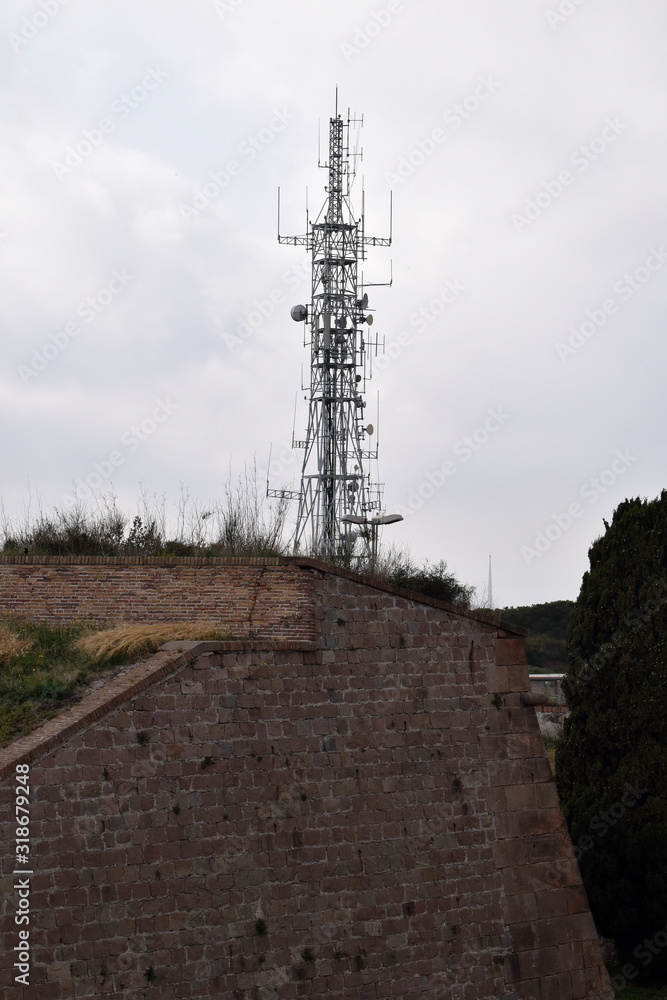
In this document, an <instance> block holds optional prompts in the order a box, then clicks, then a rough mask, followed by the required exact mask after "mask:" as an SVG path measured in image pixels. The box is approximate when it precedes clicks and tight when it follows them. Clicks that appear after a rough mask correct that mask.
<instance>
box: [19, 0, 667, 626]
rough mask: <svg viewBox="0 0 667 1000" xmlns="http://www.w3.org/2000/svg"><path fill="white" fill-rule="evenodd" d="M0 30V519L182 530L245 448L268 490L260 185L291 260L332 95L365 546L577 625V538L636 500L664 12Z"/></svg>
mask: <svg viewBox="0 0 667 1000" xmlns="http://www.w3.org/2000/svg"><path fill="white" fill-rule="evenodd" d="M0 28H1V31H0V45H1V46H2V47H3V52H2V59H1V60H0V86H2V109H1V112H0V114H1V123H0V148H1V156H0V261H1V267H0V283H1V288H2V310H1V321H0V322H1V330H2V344H3V350H2V367H1V370H0V420H1V432H2V440H3V461H2V484H1V488H0V495H1V496H2V499H3V502H4V507H5V511H6V513H7V514H8V515H10V516H12V517H14V516H21V515H22V513H23V512H24V510H25V508H26V505H27V503H28V500H29V498H31V499H32V504H33V507H32V509H33V511H34V509H35V507H34V505H35V502H36V498H37V496H39V498H40V499H41V503H42V505H43V506H44V508H46V509H48V508H49V507H52V506H57V507H62V506H63V505H64V504H66V502H67V500H66V497H67V496H68V495H69V496H71V495H72V494H73V492H74V489H75V486H76V484H77V482H78V483H79V491H80V492H81V483H85V482H86V481H87V480H90V481H91V482H92V483H93V484H96V483H97V479H96V478H95V477H96V476H97V477H98V478H99V480H100V483H101V486H100V488H99V490H98V492H100V491H101V492H103V491H104V490H107V489H109V488H111V487H112V488H113V489H114V491H115V492H116V494H117V495H118V497H119V501H120V504H121V506H122V507H124V508H125V509H127V510H128V511H131V510H132V509H133V507H134V504H135V500H136V497H137V495H138V493H139V490H140V485H139V484H140V483H141V484H143V488H144V489H145V490H147V491H149V492H154V493H157V494H166V495H167V497H168V498H169V503H172V504H175V502H176V499H177V495H178V490H179V483H183V484H185V486H186V487H187V488H188V489H189V491H190V493H191V494H192V496H194V497H199V498H201V500H202V502H204V503H206V502H208V501H210V500H212V499H215V498H216V497H217V496H219V495H220V494H221V492H222V489H223V487H224V483H225V482H226V480H227V478H228V472H229V468H230V463H231V467H232V472H233V475H234V476H235V475H237V474H238V472H239V471H241V470H242V469H243V466H244V463H252V461H253V456H256V459H257V465H258V468H259V470H260V473H261V474H262V475H265V471H266V469H267V466H268V459H269V448H270V445H271V443H273V453H272V458H273V469H272V473H273V475H272V485H273V486H283V485H284V486H289V485H290V484H291V485H292V486H293V487H295V486H298V481H299V472H300V456H301V453H300V452H297V453H296V454H294V453H292V452H291V451H290V449H289V446H290V443H291V436H292V421H293V409H294V400H295V394H296V393H297V391H298V389H299V386H300V380H301V367H302V365H303V366H304V367H306V368H307V365H308V353H307V351H306V350H305V349H304V348H303V344H302V332H303V329H302V327H301V326H298V325H296V324H295V323H293V322H292V320H291V319H290V316H289V310H290V307H291V306H292V305H294V304H295V303H297V302H300V301H307V300H308V295H309V282H308V269H307V267H304V261H305V258H304V253H303V248H299V247H288V246H280V245H279V244H278V242H277V239H276V189H277V187H278V185H280V186H281V189H282V228H283V231H284V232H285V233H295V234H296V233H301V232H303V231H304V226H305V221H304V201H305V188H306V186H307V187H308V189H309V199H310V205H311V209H317V208H319V206H320V204H321V202H322V200H323V199H324V190H323V186H324V183H325V179H326V175H325V173H324V172H323V171H318V169H317V137H318V122H321V123H322V133H323V136H326V129H327V124H328V118H329V117H330V116H331V115H333V113H334V95H335V87H336V85H338V87H339V92H340V107H341V108H343V109H344V110H347V108H348V106H349V107H351V108H352V110H353V111H355V112H358V113H359V114H361V113H363V115H364V128H363V132H362V141H363V146H364V160H363V165H362V169H361V172H362V173H363V175H364V184H365V189H366V207H367V220H366V221H367V232H368V233H371V234H376V235H385V234H386V231H387V227H388V205H389V192H390V189H393V199H394V245H393V246H392V248H391V249H390V250H382V249H378V250H375V251H372V252H371V255H370V256H369V260H368V262H367V264H366V267H365V277H366V280H367V281H377V282H383V281H386V280H387V279H388V277H389V275H390V273H391V268H392V266H393V277H394V283H393V287H392V288H378V289H371V293H372V295H371V305H372V306H373V307H374V308H375V310H376V312H375V326H374V328H373V331H374V332H375V331H377V332H378V333H379V336H380V339H383V338H384V339H385V341H386V351H387V353H386V354H385V355H384V357H383V358H379V359H378V361H379V366H380V367H382V370H381V371H379V372H377V373H376V374H377V377H376V379H375V380H374V381H373V382H372V383H371V384H370V386H369V395H368V403H369V408H368V410H367V415H369V417H370V418H371V419H372V420H373V422H375V420H374V417H375V409H376V397H377V392H378V391H379V393H380V416H381V420H380V432H381V436H380V463H379V472H380V478H381V480H382V481H383V482H384V483H385V484H386V490H385V506H386V509H387V511H389V512H402V513H404V515H405V520H404V522H403V523H402V524H398V525H392V526H391V527H388V528H387V529H385V541H395V542H397V543H402V544H403V543H404V544H406V545H408V546H409V547H410V550H411V552H412V554H413V556H414V557H415V558H416V559H418V560H422V559H425V558H427V557H428V558H430V559H431V560H432V561H438V560H440V559H445V560H447V563H448V566H449V568H450V569H451V570H452V571H454V572H455V573H456V574H457V575H458V577H459V578H460V579H462V580H463V581H464V582H466V583H470V584H475V585H477V586H478V587H480V588H481V587H482V586H483V585H484V584H485V582H486V575H487V568H488V558H489V555H492V556H493V571H494V603H495V605H496V606H503V605H516V604H532V603H537V602H542V601H549V600H557V599H560V598H575V597H576V595H577V593H578V591H579V587H580V583H581V577H582V574H583V572H584V570H585V569H586V568H587V565H588V558H587V551H588V547H589V545H590V544H591V542H592V541H593V540H594V539H595V538H596V537H598V536H599V535H600V534H601V533H602V531H603V530H604V525H603V518H607V519H608V520H609V519H610V517H611V514H612V512H613V510H614V508H615V507H616V506H617V505H618V503H619V502H621V501H622V500H623V499H624V498H625V497H636V496H641V497H648V498H653V497H655V496H657V495H658V494H659V493H660V491H661V489H662V488H663V487H665V486H667V482H666V480H665V475H664V466H665V461H664V456H665V408H666V399H667V393H666V392H665V370H666V367H667V365H666V362H667V343H666V338H665V314H666V312H667V224H666V219H665V207H666V201H667V199H666V194H665V190H666V181H665V178H666V177H667V169H666V168H667V156H666V153H667V130H666V129H665V124H666V121H665V96H664V95H665V93H666V92H667V69H666V62H665V38H666V37H667V8H665V5H664V0H635V2H634V3H633V4H632V5H630V4H628V3H627V2H621V0H502V2H499V0H459V2H448V0H437V2H436V0H402V2H399V0H373V2H366V0H364V2H360V0H336V2H335V3H334V2H332V0H318V2H314V0H281V2H280V3H277V2H275V0H217V2H213V0H187V2H186V0H181V2H178V0H141V2H140V3H137V2H136V0H132V2H130V0H114V2H113V3H103V2H100V0H85V2H84V0H68V2H64V0H42V2H41V3H39V2H36V0H3V3H2V9H1V10H0ZM216 178H217V179H216ZM359 189H360V184H358V186H357V201H356V205H355V207H357V208H358V204H359V199H358V194H359ZM262 313H263V314H264V315H262ZM248 333H250V335H249V336H247V335H246V334H248ZM299 396H300V402H299V409H298V413H297V430H296V436H297V437H303V436H304V432H305V421H306V407H305V403H304V401H303V394H301V393H300V394H299ZM142 424H143V428H144V429H143V430H142ZM132 428H135V430H132ZM136 428H138V431H137V430H136ZM110 456H113V459H111V460H110Z"/></svg>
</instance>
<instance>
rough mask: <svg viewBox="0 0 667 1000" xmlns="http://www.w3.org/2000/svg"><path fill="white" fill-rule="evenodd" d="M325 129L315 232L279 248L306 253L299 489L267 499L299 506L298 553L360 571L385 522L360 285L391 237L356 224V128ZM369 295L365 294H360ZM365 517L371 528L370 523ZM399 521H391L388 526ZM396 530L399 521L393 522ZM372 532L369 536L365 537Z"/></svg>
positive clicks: (336, 121)
mask: <svg viewBox="0 0 667 1000" xmlns="http://www.w3.org/2000/svg"><path fill="white" fill-rule="evenodd" d="M335 111H336V113H335V117H333V118H330V119H329V159H328V162H327V164H326V168H327V170H328V184H327V186H326V189H325V190H326V192H327V198H326V201H325V204H324V206H323V208H322V211H321V212H320V214H319V215H318V217H317V219H316V221H315V222H309V221H307V224H306V229H307V232H306V234H305V235H303V236H281V235H280V233H279V234H278V240H279V242H280V243H289V244H292V245H293V246H304V247H306V248H307V249H308V250H310V251H311V259H312V282H311V300H310V304H309V305H307V306H306V305H296V306H294V308H293V309H292V312H291V315H292V319H293V320H295V321H296V322H303V323H304V324H305V328H306V333H307V338H306V340H307V342H308V343H309V346H310V386H309V390H310V397H309V409H308V430H307V432H306V440H305V441H299V442H297V443H298V445H300V446H301V447H303V448H304V457H303V464H302V470H301V489H300V490H299V491H298V492H297V491H290V490H268V495H269V496H278V497H286V498H288V499H292V498H293V499H298V501H299V508H298V513H297V520H296V529H295V533H294V551H295V552H297V551H299V550H300V549H301V550H303V549H304V548H306V550H308V551H310V552H312V553H314V554H317V555H319V556H321V557H323V558H331V557H336V556H340V555H341V554H343V553H348V555H351V554H352V548H353V545H354V542H355V541H357V542H360V543H361V548H362V551H361V552H357V553H356V555H357V556H358V558H359V559H360V560H361V561H362V562H363V561H364V560H365V559H366V560H367V559H369V558H372V557H373V556H374V547H376V543H377V529H378V524H380V523H391V522H390V521H384V520H380V517H381V514H382V488H381V486H380V485H379V484H377V483H374V482H372V480H371V474H370V470H369V465H370V461H371V459H374V458H376V457H377V447H376V448H375V449H373V448H371V447H370V445H369V442H368V440H367V439H368V438H370V437H371V435H372V434H373V433H374V431H375V430H376V429H375V428H374V427H373V426H372V424H368V423H367V422H366V421H365V419H364V409H365V406H366V401H365V399H364V396H363V392H362V389H363V388H364V386H365V381H366V379H367V378H368V377H369V376H368V372H367V361H368V355H369V349H370V347H371V343H370V330H368V327H370V326H372V324H373V314H372V312H370V311H369V308H368V294H367V293H366V292H365V291H364V281H363V278H361V280H360V274H359V272H360V266H359V265H360V264H361V263H362V262H363V261H364V260H365V259H366V250H367V247H369V246H381V247H388V246H390V245H391V235H390V236H389V237H376V236H367V235H366V231H365V224H364V212H363V209H362V213H361V217H359V218H356V217H355V216H354V212H353V209H352V205H351V201H350V188H351V183H352V179H353V175H354V162H353V161H355V160H356V156H355V153H354V152H352V151H351V149H350V128H351V126H354V127H355V128H356V127H357V126H359V125H361V121H360V120H357V119H355V118H353V117H352V116H351V114H350V112H349V111H348V115H347V119H346V120H344V119H343V118H342V117H339V115H338V88H336V105H335ZM366 287H368V285H366ZM371 515H373V516H372V519H371ZM394 519H395V518H394ZM399 520H400V518H399ZM369 526H370V530H369Z"/></svg>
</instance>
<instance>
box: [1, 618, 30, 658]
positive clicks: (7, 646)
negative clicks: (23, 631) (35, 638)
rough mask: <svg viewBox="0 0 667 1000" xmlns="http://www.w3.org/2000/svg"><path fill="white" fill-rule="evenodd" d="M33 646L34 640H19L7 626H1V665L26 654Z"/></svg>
mask: <svg viewBox="0 0 667 1000" xmlns="http://www.w3.org/2000/svg"><path fill="white" fill-rule="evenodd" d="M31 646H32V639H19V637H18V636H17V635H14V633H13V632H11V631H10V630H9V629H8V628H7V626H6V625H0V663H4V662H5V661H7V660H11V658H12V657H13V656H18V655H19V653H24V652H25V651H26V649H30V647H31Z"/></svg>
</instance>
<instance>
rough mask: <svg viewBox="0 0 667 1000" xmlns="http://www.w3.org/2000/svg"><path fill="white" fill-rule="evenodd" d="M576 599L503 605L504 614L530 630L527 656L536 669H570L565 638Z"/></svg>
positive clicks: (554, 670)
mask: <svg viewBox="0 0 667 1000" xmlns="http://www.w3.org/2000/svg"><path fill="white" fill-rule="evenodd" d="M573 608H574V601H550V602H548V603H547V604H532V605H530V606H524V607H518V608H501V609H500V615H501V617H502V618H503V619H504V620H505V621H507V622H512V623H513V624H514V625H519V626H520V627H521V628H525V629H527V631H528V637H527V639H526V656H527V658H528V663H529V664H530V667H531V669H533V670H543V671H546V672H549V671H553V672H555V673H561V672H562V671H564V670H565V669H566V664H567V652H566V644H565V639H566V637H567V627H568V625H569V622H570V617H571V615H572V609H573Z"/></svg>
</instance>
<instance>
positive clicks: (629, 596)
mask: <svg viewBox="0 0 667 1000" xmlns="http://www.w3.org/2000/svg"><path fill="white" fill-rule="evenodd" d="M605 527H606V532H605V534H604V535H603V536H602V537H601V538H599V539H597V541H595V542H594V543H593V545H592V546H591V548H590V551H589V558H590V569H589V571H588V572H587V573H585V574H584V578H583V582H582V586H581V592H580V594H579V597H578V599H577V602H576V605H575V608H574V612H573V614H572V621H571V624H570V629H569V634H568V655H569V668H568V673H567V676H566V678H565V681H564V685H563V686H564V690H565V694H566V697H567V700H568V704H569V706H570V708H571V714H570V716H569V718H568V719H567V720H566V722H565V727H564V735H563V738H562V741H561V743H560V745H559V747H558V749H557V752H556V780H557V784H558V790H559V793H560V797H561V803H562V806H563V811H564V813H565V816H566V819H567V822H568V826H569V829H570V834H571V837H572V840H573V843H574V844H575V850H576V851H577V854H578V855H579V864H580V867H581V873H582V877H583V880H584V884H585V886H586V890H587V892H588V896H589V900H590V904H591V909H592V912H593V916H594V917H595V920H596V923H597V927H598V930H599V931H600V933H601V934H603V935H606V936H610V937H613V938H614V939H615V940H616V944H617V947H618V950H619V957H620V958H621V960H622V962H624V963H625V962H631V963H632V964H633V965H634V966H635V968H636V969H637V971H638V973H639V978H640V980H643V981H646V982H650V981H653V982H667V933H666V928H667V491H663V492H662V494H661V496H660V497H659V498H658V499H656V500H652V501H646V500H643V501H642V500H640V499H636V500H626V501H624V502H623V503H622V504H620V506H619V507H618V508H617V510H616V511H615V513H614V517H613V520H612V523H611V525H609V524H607V522H605Z"/></svg>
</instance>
